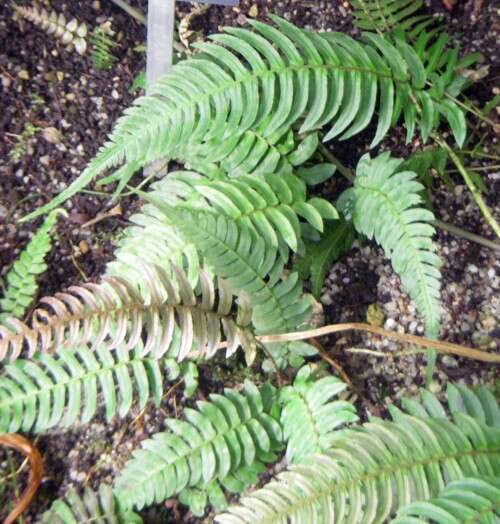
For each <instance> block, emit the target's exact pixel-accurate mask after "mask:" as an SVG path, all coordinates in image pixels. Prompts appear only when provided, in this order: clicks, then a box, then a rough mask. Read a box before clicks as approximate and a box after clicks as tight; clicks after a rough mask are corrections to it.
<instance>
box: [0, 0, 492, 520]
mask: <svg viewBox="0 0 500 524" xmlns="http://www.w3.org/2000/svg"><path fill="white" fill-rule="evenodd" d="M131 3H133V2H131ZM480 4H482V6H481V5H480ZM50 5H51V7H52V8H53V9H55V10H57V11H58V12H63V13H64V14H65V15H66V16H67V17H68V19H69V18H71V17H72V16H76V17H77V18H78V19H79V20H81V21H85V22H87V24H88V25H89V27H93V26H94V25H95V24H96V23H100V22H102V21H104V20H110V21H111V22H112V28H113V29H114V30H115V31H117V33H118V36H117V40H118V41H119V44H120V45H119V47H118V48H117V49H116V50H115V54H116V56H117V58H118V62H117V64H116V65H115V66H114V67H113V68H112V69H111V70H110V71H109V72H102V71H96V70H94V68H93V67H92V63H91V61H90V59H89V54H87V55H86V56H84V57H81V56H79V55H78V54H76V53H74V52H69V51H67V50H66V49H64V47H62V46H61V45H60V44H58V43H57V42H56V41H55V40H53V39H52V38H50V37H48V36H47V35H45V34H44V33H43V32H42V31H41V30H39V29H35V28H34V27H33V26H32V25H31V24H30V23H29V22H23V23H19V22H16V21H14V20H13V19H12V17H11V9H10V7H9V5H8V3H2V6H0V41H1V42H2V44H1V47H0V76H1V80H2V85H1V91H0V107H1V108H2V111H1V113H0V158H1V159H2V162H1V165H0V275H1V276H3V275H5V273H6V272H7V271H8V269H9V267H10V265H11V264H12V263H13V261H14V260H15V259H16V257H17V256H18V254H19V251H20V250H21V249H22V248H23V247H24V245H25V244H26V242H27V241H28V239H29V237H30V235H31V234H32V232H33V230H34V228H35V227H36V226H37V225H38V222H37V223H34V224H21V225H20V224H19V223H18V222H17V220H18V219H19V218H20V217H21V216H23V215H24V214H26V213H28V212H29V211H32V210H34V209H35V208H36V207H38V206H39V205H41V204H43V203H45V202H47V201H48V200H49V199H50V198H51V197H52V196H54V195H55V194H57V193H58V192H59V191H60V190H61V189H62V188H64V187H65V186H66V185H67V184H68V183H69V182H70V181H72V180H73V179H74V178H75V177H76V176H77V175H78V173H79V172H80V171H81V170H82V169H83V168H84V166H85V164H86V162H87V161H88V160H89V159H90V158H91V157H92V155H93V154H94V153H95V152H96V150H97V149H98V147H99V145H100V144H101V143H102V142H103V141H104V139H105V136H106V134H107V132H108V131H109V130H110V129H111V126H112V124H113V122H114V121H115V120H116V118H117V117H118V116H119V115H120V113H121V111H122V109H123V108H124V107H126V106H127V105H129V104H130V102H131V100H132V99H133V95H132V94H130V93H129V91H128V90H129V87H130V85H131V84H132V81H133V79H134V77H135V76H136V74H137V73H138V72H139V71H140V70H141V69H142V68H143V67H144V62H145V55H144V53H143V52H141V50H140V48H139V49H138V48H137V46H142V45H143V44H144V40H145V28H144V27H143V26H142V25H141V24H139V23H138V22H136V21H135V20H133V19H131V18H130V17H129V16H128V15H126V14H125V13H123V12H122V11H120V10H119V9H118V8H116V7H115V6H113V5H112V4H111V2H108V1H107V0H101V1H99V0H96V1H85V2H83V1H82V2H73V1H72V2H64V1H62V0H52V1H51V2H50ZM135 5H137V6H138V7H139V8H142V9H143V10H144V2H142V5H141V4H139V3H136V4H135ZM179 8H180V12H179V15H180V16H183V15H185V14H186V13H187V12H188V11H189V9H190V7H189V5H188V4H179ZM430 9H432V10H434V11H439V10H442V7H441V5H440V4H439V3H438V2H435V3H433V4H432V6H430ZM268 11H269V12H274V13H276V14H279V15H282V16H284V17H286V18H288V19H290V20H291V21H293V22H295V23H297V24H298V25H301V26H307V27H309V28H314V29H330V30H331V29H335V30H341V31H346V32H349V33H351V34H354V33H355V30H354V29H353V26H352V17H351V14H350V7H349V3H348V2H342V3H341V2H338V1H326V0H325V1H315V0H296V1H294V0H287V1H270V0H266V1H265V0H259V1H253V2H251V1H248V0H242V2H241V6H240V8H237V9H232V8H218V7H211V8H210V9H209V11H208V13H206V14H205V15H203V17H202V18H201V19H200V20H198V21H197V22H196V24H197V28H198V29H200V30H201V31H202V32H204V33H205V34H206V33H207V32H214V31H216V30H217V28H218V27H219V26H222V25H226V24H230V25H244V24H245V22H246V17H247V16H249V14H251V15H252V16H256V17H258V18H262V19H265V16H266V13H267V12H268ZM498 20H499V16H498V7H496V6H495V5H494V2H488V1H486V0H485V1H484V2H477V1H476V2H471V1H467V2H460V1H459V2H458V4H457V6H456V8H455V10H454V11H453V13H452V16H451V17H450V16H448V17H447V19H446V23H447V24H448V25H449V31H450V32H451V33H452V34H453V37H454V38H455V39H457V40H459V41H460V42H461V43H462V45H463V47H464V49H465V50H466V51H475V50H480V51H481V52H483V54H484V55H485V65H488V66H489V67H490V76H489V77H487V79H486V80H485V81H483V82H480V83H479V84H478V85H477V86H475V87H474V88H473V90H472V91H471V94H470V96H471V98H472V99H473V100H475V101H476V102H477V103H478V104H479V105H480V106H482V105H484V103H485V102H486V101H487V100H489V99H490V98H491V97H492V96H493V93H492V86H493V85H494V79H495V75H496V79H497V80H498V69H495V68H497V67H498V65H499V64H500V57H499V51H498V48H495V42H496V41H497V39H498V32H495V29H494V28H495V27H498ZM497 31H498V30H497ZM29 124H31V125H33V126H35V127H36V129H37V130H36V132H34V134H33V135H32V136H31V137H28V136H27V135H28V134H29V132H28V131H26V129H27V126H28V125H29ZM23 132H24V135H25V138H19V137H21V136H22V135H23ZM403 137H404V133H403V130H402V129H395V130H394V131H393V132H392V133H391V135H390V136H389V137H388V138H387V139H386V141H385V142H384V143H383V144H382V146H381V148H380V149H381V150H382V149H390V150H391V151H393V153H394V154H396V155H397V154H401V155H404V154H405V153H408V152H409V151H410V150H412V149H415V148H417V147H418V146H419V144H418V143H415V144H412V145H411V147H410V148H409V147H407V146H405V145H404V139H403ZM480 138H483V139H484V143H483V145H484V147H485V148H487V149H489V150H490V151H493V150H494V149H496V150H498V140H497V138H496V137H495V136H494V135H493V133H492V132H491V131H490V130H489V128H485V127H481V126H478V127H477V130H476V135H475V136H474V138H473V140H474V141H476V142H477V141H478V140H479V139H480ZM20 143H21V144H24V151H23V150H22V148H20V145H19V144H20ZM368 143H369V142H368V141H367V140H366V139H365V137H363V136H361V137H359V138H358V139H356V140H354V141H349V142H348V144H347V145H345V144H341V145H339V144H332V147H333V150H334V151H335V154H336V155H337V156H338V157H339V158H340V159H341V160H342V161H343V162H344V163H346V164H347V165H349V166H351V167H352V166H354V165H355V164H356V161H357V159H358V158H359V156H360V155H361V154H363V153H364V152H366V151H367V144H368ZM15 148H20V150H21V153H20V154H19V157H18V158H17V159H16V158H14V157H13V151H14V149H15ZM475 165H480V164H478V163H477V162H476V163H475ZM482 176H483V180H484V182H485V184H486V186H487V187H488V189H489V191H490V192H489V197H488V201H489V204H490V205H491V206H495V204H498V202H496V201H495V194H496V195H498V191H499V189H500V173H499V172H498V171H497V172H495V171H491V170H490V171H486V172H483V173H482ZM453 180H454V184H455V186H454V188H453V189H452V190H451V191H450V190H448V189H446V188H444V187H439V189H438V190H437V191H436V192H435V193H434V197H433V200H434V202H433V203H434V206H435V210H436V213H437V215H438V216H439V217H440V218H442V219H443V220H448V221H452V222H453V223H455V224H457V225H459V226H461V227H464V228H466V229H468V230H470V231H473V232H475V233H477V234H481V235H484V236H487V237H490V238H491V231H490V230H489V229H488V227H487V225H485V224H484V222H483V220H482V218H481V215H480V213H479V211H478V210H477V208H476V206H475V204H474V202H473V200H471V198H470V195H469V193H468V192H467V191H466V189H465V188H464V187H463V185H461V184H462V183H461V181H460V179H458V178H454V179H453ZM99 191H103V189H102V188H99ZM104 191H106V188H105V189H104ZM115 205H116V203H113V202H110V198H109V196H108V195H102V194H101V195H90V194H85V193H82V194H80V195H79V196H77V197H75V198H73V199H72V200H71V201H70V202H68V203H67V204H66V205H65V208H66V209H67V211H68V218H66V219H62V220H60V222H59V224H58V227H57V241H56V242H55V243H54V248H53V250H52V252H51V255H50V257H49V271H48V272H47V273H46V275H44V276H43V278H42V280H41V292H42V293H44V294H48V293H54V292H56V291H59V290H61V289H63V288H65V287H67V286H68V285H71V284H74V283H75V282H78V281H81V280H82V279H96V278H97V277H98V276H99V275H100V274H101V273H102V271H103V268H104V265H105V263H106V262H107V261H108V260H110V258H111V257H112V251H113V244H114V242H115V241H116V239H117V238H118V236H119V232H120V230H121V229H122V228H123V226H125V225H126V224H127V217H128V216H129V215H130V214H131V213H132V212H133V211H134V210H135V209H137V202H136V200H135V199H134V198H133V197H125V198H123V199H122V200H120V214H118V215H115V216H112V217H108V218H106V219H104V220H101V221H98V222H97V223H96V224H95V225H90V226H88V225H87V224H86V223H87V222H88V221H90V220H92V219H94V218H95V217H96V216H97V215H99V214H100V213H106V212H107V211H109V210H110V209H111V208H113V207H114V206H115ZM497 211H498V208H497ZM437 242H438V244H439V252H440V255H441V256H442V257H443V260H444V267H443V275H444V282H443V303H444V308H445V314H444V321H443V328H442V333H441V335H442V338H443V339H446V340H450V341H453V342H458V343H463V344H467V345H471V346H475V347H481V348H494V347H497V345H498V341H499V337H500V329H499V319H500V293H499V291H500V261H499V257H498V256H497V255H495V253H494V252H493V251H492V250H490V249H487V248H479V247H478V246H477V245H475V244H471V243H469V242H467V241H464V240H461V239H458V238H456V237H454V236H451V235H450V234H448V233H445V232H443V231H440V232H439V233H438V238H437ZM321 302H322V304H323V306H324V308H325V316H326V321H327V322H328V323H333V322H339V321H364V320H365V319H366V311H367V308H368V306H370V305H372V304H378V306H379V308H380V311H381V312H382V313H383V317H382V319H381V321H382V323H384V324H385V326H386V327H387V328H388V329H396V330H402V329H404V330H405V331H407V332H413V333H421V332H422V324H421V322H420V320H419V319H418V316H417V314H416V311H415V308H414V307H413V306H412V305H411V303H410V301H409V300H408V297H407V295H406V294H405V293H404V292H403V291H402V290H401V286H400V282H399V280H398V278H397V277H396V276H395V275H394V273H393V272H392V270H391V267H390V264H389V263H388V261H387V260H386V259H385V258H384V257H383V254H382V252H381V251H380V250H378V249H377V248H376V247H374V246H373V245H363V246H359V247H355V248H354V249H353V250H352V251H351V252H350V253H349V254H348V255H346V256H344V257H343V258H342V259H341V260H340V261H338V262H337V263H335V265H334V266H333V267H332V269H331V272H330V274H329V276H328V280H327V282H326V286H325V288H324V290H323V295H322V298H321ZM324 345H325V347H326V348H327V349H328V350H330V351H331V352H332V353H331V354H332V355H333V356H334V358H336V359H337V360H338V362H339V363H340V364H341V365H342V366H343V367H344V369H345V371H346V373H347V375H348V376H349V377H350V378H351V380H352V381H353V382H354V384H355V386H356V387H357V389H358V391H359V394H360V397H361V398H362V399H364V400H365V401H366V402H365V404H363V403H361V404H360V406H361V408H362V409H364V408H366V406H372V407H373V406H374V405H377V406H378V408H377V409H378V410H380V411H382V410H383V409H384V406H385V405H386V404H387V403H390V402H394V401H396V400H397V399H398V398H399V397H400V396H401V395H402V394H406V393H408V392H410V393H414V392H415V391H416V389H417V388H418V386H419V385H421V383H422V377H423V376H424V375H423V367H424V360H423V359H422V358H421V357H415V356H408V357H404V358H397V359H390V360H388V359H384V360H381V359H378V358H376V357H374V356H371V355H367V354H364V353H361V354H359V353H348V352H346V351H345V350H346V349H349V348H353V347H354V348H362V349H363V348H368V349H370V348H371V349H378V348H381V347H383V348H387V349H390V350H396V349H399V347H397V346H396V344H393V343H392V342H387V341H381V340H376V339H375V338H374V337H371V336H362V335H346V336H343V337H336V338H335V339H333V338H332V339H331V340H328V341H326V342H325V344H324ZM224 370H225V366H224V364H221V367H220V369H219V368H217V373H220V374H221V375H222V376H223V374H224ZM204 373H205V374H204V375H203V373H202V375H203V376H202V380H201V382H200V391H199V395H200V396H203V395H206V394H207V393H208V392H210V391H213V390H214V388H220V387H221V381H220V380H219V381H218V380H217V379H216V378H214V376H213V375H214V373H215V372H214V371H213V370H212V371H210V375H208V374H207V372H204ZM448 380H464V381H465V382H467V383H476V382H482V383H489V384H494V382H495V375H494V370H493V369H492V368H491V367H487V366H485V365H481V364H478V363H473V362H470V361H469V362H466V361H462V360H458V359H455V358H451V357H447V358H443V359H441V360H440V363H439V366H438V381H437V383H436V384H435V385H434V386H433V387H434V389H435V390H436V391H440V390H442V388H443V387H444V385H445V383H446V381H448ZM180 393H181V388H178V389H177V390H176V391H174V392H173V393H172V394H171V395H169V398H168V399H166V401H165V403H164V405H163V406H162V410H161V412H160V413H158V410H155V409H148V410H146V412H145V413H143V414H141V416H139V417H138V413H137V411H136V412H132V413H131V414H130V415H129V416H128V417H126V418H125V419H124V420H117V421H114V422H113V423H111V424H106V423H105V422H104V420H103V419H102V420H99V419H97V421H96V422H94V423H92V424H89V425H87V426H82V427H77V428H73V429H71V430H67V431H60V430H58V431H53V432H50V433H47V434H44V435H42V436H40V437H39V438H37V440H36V442H37V444H38V446H39V447H40V449H41V451H42V452H43V454H44V458H45V464H46V471H47V475H46V478H45V479H44V482H43V486H42V490H41V492H40V495H39V497H38V499H37V501H36V502H35V503H34V505H33V506H32V508H31V510H30V514H29V515H28V516H27V518H26V519H25V522H31V521H32V519H33V517H34V516H35V515H40V514H41V512H42V511H43V510H44V509H45V508H47V506H48V504H49V503H50V501H51V500H53V499H54V498H55V497H56V496H58V495H61V494H64V493H65V491H66V490H67V489H68V487H70V486H73V485H74V486H78V487H80V486H83V485H86V484H90V485H92V486H97V485H98V484H99V483H100V482H101V481H111V479H112V478H113V476H114V474H115V473H116V472H117V471H119V469H120V468H121V467H122V465H123V462H124V461H125V460H126V459H127V457H128V456H129V455H130V452H131V450H132V449H133V448H134V447H135V446H136V445H137V443H138V442H139V441H141V440H142V439H143V438H145V437H146V436H149V435H150V434H151V433H152V432H154V431H156V430H158V429H160V428H161V427H162V420H163V418H164V417H165V416H166V415H167V414H168V415H169V416H176V413H177V410H178V408H179V406H180V404H181V403H182V402H183V401H182V400H181V395H180ZM4 465H5V462H4ZM19 480H20V483H21V485H22V481H23V474H22V473H21V475H20V477H19ZM7 491H8V490H7ZM1 494H2V490H1V489H0V496H1ZM4 496H5V497H6V498H8V496H9V494H8V493H4ZM2 506H3V505H2ZM173 509H174V510H175V511H174V510H172V509H170V510H169V511H167V510H166V509H165V508H163V509H161V508H154V509H153V510H150V511H149V512H146V513H145V514H144V515H145V516H147V519H146V522H160V521H162V522H167V521H172V522H175V521H176V520H178V519H182V521H183V522H186V521H188V520H189V515H186V514H185V511H184V510H181V514H180V515H181V516H179V514H178V513H177V510H176V508H175V507H174V508H173ZM167 513H168V515H169V516H168V517H166V514H167ZM0 514H1V513H0ZM163 519H166V520H163ZM193 522H200V519H193Z"/></svg>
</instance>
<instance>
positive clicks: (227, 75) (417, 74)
mask: <svg viewBox="0 0 500 524" xmlns="http://www.w3.org/2000/svg"><path fill="white" fill-rule="evenodd" d="M273 20H274V21H275V23H276V25H277V26H278V28H275V27H273V26H270V25H266V24H263V23H261V22H258V21H252V22H251V25H252V26H253V31H249V30H247V29H241V28H226V29H225V33H223V34H220V35H212V36H211V37H210V39H211V40H212V42H211V43H204V44H200V45H199V46H198V47H200V51H201V52H200V53H198V54H197V55H196V56H195V57H194V58H193V59H192V60H189V61H184V62H180V63H178V64H176V65H175V66H174V67H173V68H172V71H171V72H170V73H169V75H167V76H166V77H164V78H163V79H161V80H160V81H159V82H158V83H157V84H156V86H154V87H153V88H152V94H151V96H148V97H140V98H138V99H137V100H136V102H135V104H134V105H133V106H132V107H131V108H129V109H127V110H126V114H125V115H124V116H123V117H122V118H121V119H119V120H118V122H117V124H116V126H115V129H114V131H113V132H112V134H111V135H110V137H109V140H108V142H106V143H105V144H104V146H103V147H102V148H101V150H100V152H99V153H98V155H97V156H96V157H95V158H94V159H93V160H92V161H91V162H90V164H89V165H88V167H87V168H86V169H85V171H84V172H83V173H82V174H81V176H80V177H79V178H78V179H77V180H76V181H75V182H73V184H71V186H69V187H68V188H67V189H66V190H65V191H63V192H62V193H61V194H59V195H58V196H57V197H56V198H55V199H53V201H52V202H51V203H50V204H48V205H46V206H44V207H42V208H41V209H39V210H37V211H36V212H35V213H33V214H31V215H29V216H28V217H26V219H31V218H33V217H34V216H37V215H39V214H41V213H45V212H46V211H47V210H49V209H50V208H52V207H53V206H57V205H59V204H60V203H61V202H63V201H64V200H66V199H67V198H69V197H70V196H71V195H73V194H75V193H76V192H77V191H79V190H80V189H82V188H83V187H85V186H86V185H87V184H88V183H90V182H91V181H92V180H93V179H95V178H96V177H97V176H99V175H100V174H102V173H103V172H104V171H106V170H108V169H110V168H113V167H116V166H118V165H120V164H123V163H125V165H131V166H133V167H134V168H135V169H138V168H139V167H141V166H144V165H147V164H149V163H151V162H152V161H154V160H156V159H158V158H160V157H161V158H174V159H175V158H178V157H182V154H183V152H185V151H186V148H187V147H192V146H196V145H198V144H204V143H208V142H209V141H211V140H212V141H217V142H218V143H219V144H224V145H227V147H228V152H230V150H231V147H236V145H238V144H239V141H238V139H237V137H243V136H244V135H245V133H246V132H247V131H255V132H257V133H258V134H260V135H262V136H263V138H264V139H265V140H268V141H269V142H270V143H273V142H275V141H276V140H279V138H280V137H283V136H285V135H286V133H287V132H289V130H290V129H291V127H292V126H293V125H295V124H297V123H298V122H299V121H303V122H302V124H301V128H300V132H301V133H305V132H308V131H314V130H318V129H321V128H323V127H325V126H329V127H330V128H331V129H330V131H329V132H328V134H327V136H326V137H325V138H326V139H331V138H334V137H337V136H338V137H340V138H341V139H347V138H349V137H351V136H353V135H355V134H357V133H359V132H361V131H362V130H363V129H365V128H366V127H367V126H368V125H369V123H370V122H371V121H372V120H373V119H374V118H375V114H376V110H377V109H378V126H377V131H376V135H375V138H374V140H373V145H375V144H376V143H378V142H379V141H380V140H381V139H382V138H383V137H384V135H385V134H386V132H387V130H388V129H389V128H390V126H391V123H395V122H396V121H398V120H399V117H400V115H401V114H402V115H403V120H404V122H405V124H406V127H407V130H408V139H411V138H412V136H413V132H414V129H415V125H416V123H418V122H420V123H421V128H422V137H423V138H424V140H426V139H427V138H428V137H429V134H430V132H431V131H432V130H434V129H435V128H436V127H437V126H438V125H439V114H440V112H441V113H442V114H443V116H444V118H445V119H446V120H448V121H449V120H450V119H451V122H453V123H455V122H456V123H457V125H454V126H453V128H454V129H453V130H454V133H455V135H456V140H457V142H458V143H459V144H461V143H463V140H464V138H465V124H464V122H465V121H464V118H463V114H462V113H461V110H460V109H459V108H458V106H457V105H456V104H454V102H452V101H451V100H448V99H447V98H446V96H445V91H446V88H447V87H448V84H451V83H453V81H454V78H455V77H456V76H457V74H456V73H455V72H451V76H450V75H448V76H447V77H446V81H445V80H442V81H439V85H440V89H433V90H429V88H427V87H426V80H427V72H426V69H425V68H424V67H423V65H422V62H421V59H420V58H419V56H418V55H417V53H415V52H414V51H413V50H412V49H411V48H409V46H405V44H404V43H398V42H396V41H395V40H393V39H392V38H391V37H383V36H379V35H376V34H371V33H367V34H365V36H364V37H365V38H366V43H363V44H359V43H357V42H356V41H355V40H353V39H352V38H350V37H348V36H346V35H342V34H341V33H338V34H337V33H334V34H328V33H324V34H321V35H318V34H315V33H311V32H308V31H304V30H301V29H299V28H297V27H295V26H294V25H292V24H290V23H289V22H286V21H285V20H282V19H280V18H277V17H273ZM377 101H378V104H377ZM377 105H378V107H377ZM417 108H418V109H421V112H420V113H417ZM403 109H404V111H403ZM460 115H461V116H460ZM458 124H460V125H458ZM235 137H236V138H235ZM250 139H251V138H250ZM258 147H259V142H258V141H257V140H256V141H255V144H254V145H252V146H251V149H250V150H249V153H248V155H247V158H249V159H250V158H258V155H254V151H255V150H254V148H258Z"/></svg>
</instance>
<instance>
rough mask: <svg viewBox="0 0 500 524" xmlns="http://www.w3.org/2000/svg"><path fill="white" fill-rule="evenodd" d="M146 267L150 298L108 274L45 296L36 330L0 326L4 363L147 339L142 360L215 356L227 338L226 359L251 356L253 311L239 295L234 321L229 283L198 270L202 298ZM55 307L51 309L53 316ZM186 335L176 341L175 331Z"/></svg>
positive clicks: (127, 346)
mask: <svg viewBox="0 0 500 524" xmlns="http://www.w3.org/2000/svg"><path fill="white" fill-rule="evenodd" d="M142 270H143V271H144V274H145V276H146V279H147V281H148V290H147V291H148V292H149V297H150V299H149V301H145V299H144V298H143V296H141V294H140V292H139V289H138V288H137V287H136V286H134V285H132V284H131V283H129V282H127V281H125V280H122V279H120V278H118V277H108V278H106V279H105V281H104V283H102V284H99V285H98V284H90V283H89V284H83V285H81V286H73V287H71V288H69V290H68V292H66V293H58V294H56V295H55V296H54V297H46V298H43V299H42V303H44V304H46V308H45V307H44V308H39V309H36V310H35V311H34V313H33V319H32V321H31V325H30V326H28V325H27V324H24V323H22V322H20V321H17V320H14V319H9V321H8V323H9V328H4V327H2V326H0V359H4V358H6V357H7V356H8V357H9V358H10V359H11V360H15V359H16V358H17V357H18V356H19V354H20V353H21V351H22V350H23V349H24V347H26V349H27V350H28V354H29V356H30V357H31V356H33V354H34V353H35V352H36V351H45V352H47V351H49V350H55V349H64V348H68V347H77V346H80V345H83V344H87V343H91V344H92V350H95V349H97V348H98V347H101V346H103V345H104V346H105V347H107V348H109V349H113V348H117V347H120V346H122V345H123V346H124V351H129V350H131V349H133V348H134V347H135V346H136V345H137V344H139V343H140V342H141V341H142V337H143V331H144V337H145V340H144V341H143V342H144V347H143V350H142V354H143V355H147V354H149V353H152V354H153V355H154V356H155V357H156V358H159V357H161V356H163V355H165V354H167V352H168V356H170V357H175V358H177V359H178V360H183V359H184V358H186V356H187V355H188V354H189V353H190V352H191V351H192V350H193V345H194V348H195V349H196V350H197V352H198V354H199V355H201V356H205V357H210V356H212V355H213V354H214V353H215V352H216V351H217V349H218V347H219V345H220V342H221V337H222V333H224V334H225V336H226V338H227V354H228V355H231V354H232V353H234V352H235V351H236V349H237V348H238V346H239V345H240V344H242V345H243V346H244V347H246V348H247V350H248V351H250V353H252V352H253V351H254V342H253V337H252V335H251V333H250V332H249V331H247V330H246V326H247V325H248V324H249V322H250V316H251V312H250V311H249V310H248V307H247V305H246V304H245V301H244V299H243V297H242V299H241V304H240V308H239V313H238V322H239V324H237V323H236V322H235V321H234V320H233V318H232V316H231V307H232V296H231V293H230V291H229V289H228V288H227V285H226V284H225V283H224V282H222V281H219V283H218V297H217V298H218V305H217V306H215V301H216V292H215V286H214V283H213V281H212V279H211V278H210V277H208V275H206V274H205V273H204V272H201V273H200V286H201V300H200V303H198V302H197V300H196V297H195V293H194V291H193V289H192V288H191V286H190V285H189V282H188V281H187V278H186V276H185V274H184V273H183V272H182V271H181V270H180V269H178V268H174V272H175V275H176V280H175V281H171V280H169V279H168V278H167V276H166V274H165V272H164V271H162V270H161V269H159V268H153V267H150V266H148V265H146V264H143V265H142ZM50 310H52V312H51V311H50ZM176 330H180V331H181V332H182V336H181V337H180V343H179V344H176V343H175V342H176V340H177V339H176V338H175V337H174V333H175V331H176Z"/></svg>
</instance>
